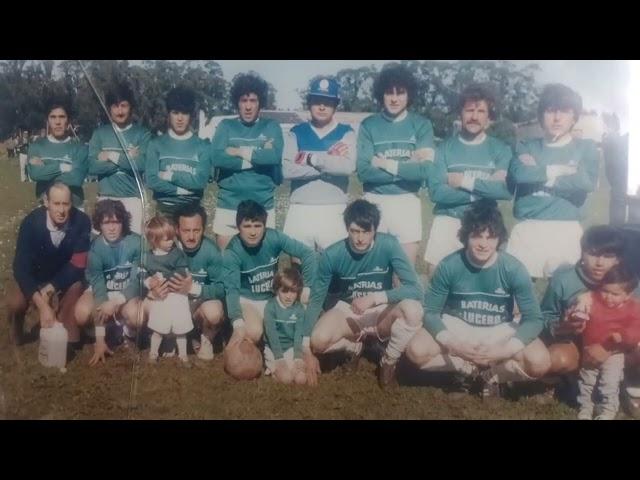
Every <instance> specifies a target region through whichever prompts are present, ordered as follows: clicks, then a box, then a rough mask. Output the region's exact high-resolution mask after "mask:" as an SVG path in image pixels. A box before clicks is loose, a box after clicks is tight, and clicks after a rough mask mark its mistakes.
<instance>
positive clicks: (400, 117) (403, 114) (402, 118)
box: [382, 110, 409, 123]
mask: <svg viewBox="0 0 640 480" xmlns="http://www.w3.org/2000/svg"><path fill="white" fill-rule="evenodd" d="M407 115H409V111H408V110H405V111H404V112H402V113H401V114H400V115H398V116H397V117H391V116H389V115H387V112H386V111H385V110H383V111H382V116H383V117H384V118H386V119H387V120H389V121H390V122H392V123H396V122H401V121H402V120H404V119H405V118H407Z"/></svg>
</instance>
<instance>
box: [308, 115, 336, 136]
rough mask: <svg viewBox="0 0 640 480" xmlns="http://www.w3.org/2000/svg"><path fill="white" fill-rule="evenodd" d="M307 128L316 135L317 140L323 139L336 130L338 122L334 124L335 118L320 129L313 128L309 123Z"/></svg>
mask: <svg viewBox="0 0 640 480" xmlns="http://www.w3.org/2000/svg"><path fill="white" fill-rule="evenodd" d="M309 126H310V127H311V130H313V131H314V132H315V133H316V135H317V136H318V138H324V137H326V136H327V135H329V134H330V133H331V132H333V131H334V130H335V129H336V127H337V126H338V122H336V120H335V118H332V119H331V121H330V122H329V123H328V124H327V125H325V126H324V127H322V128H318V127H314V126H313V123H311V121H309Z"/></svg>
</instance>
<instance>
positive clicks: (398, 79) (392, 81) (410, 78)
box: [373, 63, 418, 106]
mask: <svg viewBox="0 0 640 480" xmlns="http://www.w3.org/2000/svg"><path fill="white" fill-rule="evenodd" d="M394 87H395V88H404V89H405V90H406V91H407V99H408V101H407V106H411V104H412V103H413V100H414V99H415V97H416V92H417V90H418V82H417V81H416V78H415V77H414V75H413V73H411V70H409V68H407V67H406V66H404V65H401V64H399V63H392V64H389V65H385V67H384V68H383V69H382V71H381V72H380V74H379V75H378V76H377V77H376V79H375V81H374V82H373V96H374V98H375V99H376V100H377V102H378V103H379V104H380V105H383V104H384V94H385V93H386V92H388V91H389V90H391V89H392V88H394Z"/></svg>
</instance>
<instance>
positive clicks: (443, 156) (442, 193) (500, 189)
mask: <svg viewBox="0 0 640 480" xmlns="http://www.w3.org/2000/svg"><path fill="white" fill-rule="evenodd" d="M512 156H513V155H512V153H511V148H510V147H509V146H508V145H507V144H505V143H503V142H501V141H500V140H498V139H497V138H494V137H490V136H486V137H485V139H484V141H483V142H481V143H477V144H472V143H469V142H465V141H464V140H462V139H461V138H460V137H459V136H458V135H455V136H453V137H450V138H449V139H447V140H446V141H445V142H443V143H442V144H441V145H439V146H438V149H437V151H436V159H435V162H434V164H433V169H432V172H431V175H430V176H429V197H430V198H431V201H432V202H434V203H435V206H434V208H433V213H434V214H436V215H447V216H449V217H454V218H462V215H463V214H464V212H465V211H466V209H467V208H468V207H469V206H470V205H471V204H472V203H473V202H474V201H476V200H479V199H481V198H490V199H493V200H510V199H511V193H509V190H508V189H507V182H506V173H507V172H508V170H509V163H510V162H511V157H512ZM498 171H503V172H504V174H505V178H494V177H493V175H494V174H495V173H496V172H498ZM449 173H462V174H464V179H463V184H462V186H461V187H459V188H453V187H451V186H449V184H448V180H447V174H449Z"/></svg>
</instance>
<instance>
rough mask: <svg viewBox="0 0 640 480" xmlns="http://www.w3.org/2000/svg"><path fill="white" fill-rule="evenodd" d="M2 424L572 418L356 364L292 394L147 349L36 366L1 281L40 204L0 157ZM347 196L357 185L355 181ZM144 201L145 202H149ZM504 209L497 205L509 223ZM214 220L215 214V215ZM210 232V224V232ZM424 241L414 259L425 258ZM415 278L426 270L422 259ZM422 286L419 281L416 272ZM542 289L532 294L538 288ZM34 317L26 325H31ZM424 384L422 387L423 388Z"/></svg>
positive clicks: (214, 365)
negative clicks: (15, 327) (410, 381)
mask: <svg viewBox="0 0 640 480" xmlns="http://www.w3.org/2000/svg"><path fill="white" fill-rule="evenodd" d="M0 166H1V167H2V172H3V175H2V177H1V178H0V288H1V289H2V292H3V295H2V299H1V300H0V308H1V309H2V321H0V418H7V419H120V418H131V419H178V418H180V419H231V418H234V419H235V418H237V419H570V418H574V416H575V412H574V411H573V410H571V409H570V408H568V407H567V406H566V405H563V404H560V403H557V402H555V401H549V402H546V403H540V402H538V400H539V398H536V397H526V396H525V397H524V398H521V399H520V400H518V401H511V400H502V399H491V400H489V401H485V402H482V401H480V400H479V399H476V398H472V397H469V396H467V397H463V398H458V397H457V396H455V397H454V396H452V395H450V394H447V393H445V392H444V391H443V390H442V389H440V388H436V387H434V386H426V385H423V386H403V387H401V388H400V389H398V390H396V391H393V392H383V391H380V390H379V389H378V387H377V384H376V382H375V365H374V364H373V363H372V362H370V361H361V362H360V366H359V368H358V370H357V371H356V372H355V373H346V372H345V371H344V370H343V369H341V368H336V369H334V370H332V371H330V372H328V373H326V374H324V375H323V376H322V377H321V382H320V385H319V386H318V387H317V388H293V387H285V386H282V385H278V384H276V383H275V382H274V381H272V380H271V379H270V378H265V377H261V378H259V379H257V380H255V381H252V382H244V383H241V382H235V381H233V380H232V379H230V378H229V377H228V376H226V375H225V374H224V372H223V370H222V357H221V355H219V354H217V355H216V358H215V359H214V361H213V362H211V363H209V364H206V365H201V364H200V365H198V366H197V367H196V368H194V369H192V370H189V371H185V370H183V369H180V368H178V366H177V365H176V364H175V362H173V361H172V359H163V361H161V363H160V365H158V366H156V367H150V366H148V365H147V364H146V363H145V361H144V360H145V359H146V353H147V352H146V351H142V352H137V351H135V350H131V349H125V348H121V349H120V350H119V351H118V352H117V355H116V356H115V357H113V358H111V359H109V361H108V363H107V365H105V366H99V367H96V368H90V367H89V366H88V365H87V363H88V360H89V358H90V356H91V350H92V348H91V346H85V347H84V349H83V351H82V352H80V354H79V356H78V357H77V358H76V359H75V360H74V361H73V362H72V363H71V364H70V365H69V368H68V372H67V373H66V374H64V375H63V374H60V373H57V372H55V371H52V370H47V369H45V368H43V367H41V366H40V365H39V364H38V361H37V343H36V342H33V343H30V344H27V345H25V346H23V347H21V348H15V347H14V346H12V345H11V344H10V342H9V339H8V328H7V326H8V324H7V321H6V314H5V309H4V292H5V291H6V282H7V280H8V279H10V278H11V276H12V273H11V262H12V258H13V253H14V250H15V239H16V235H17V229H18V226H19V224H20V220H21V219H22V218H23V217H24V216H25V215H26V214H27V213H28V212H29V211H30V210H31V209H32V208H33V207H34V206H35V205H36V201H35V198H34V194H33V191H34V187H33V185H31V184H22V183H20V182H18V181H17V179H18V178H19V177H18V167H17V161H14V160H13V159H12V160H8V159H7V158H6V156H2V157H0ZM214 190H215V188H209V191H208V192H207V195H206V198H205V202H204V203H205V205H206V207H207V211H208V212H212V211H213V208H214V206H215V194H214ZM287 190H288V188H287V187H286V186H283V187H281V188H280V189H279V191H278V196H279V202H278V205H279V208H278V210H277V215H278V218H277V225H278V227H279V228H281V227H282V225H283V221H284V213H285V211H286V203H285V202H286V195H287ZM351 191H352V192H353V194H354V195H355V194H357V193H358V192H359V186H358V185H357V183H356V182H352V188H351ZM95 192H96V185H95V184H92V185H89V186H87V188H86V195H87V199H88V207H89V208H88V211H91V209H92V208H93V203H94V200H95ZM149 198H150V197H149ZM431 207H432V206H431V203H430V202H429V201H425V202H424V208H423V220H424V225H425V229H424V236H425V237H426V235H427V233H428V231H429V228H430V226H431V218H432V214H431ZM509 207H510V204H505V205H503V206H502V210H503V212H504V213H505V218H506V219H507V222H508V224H509V226H511V225H512V224H513V217H512V215H511V212H510V208H509ZM607 209H608V195H607V190H606V189H605V188H601V189H600V190H599V191H598V192H597V193H596V194H594V195H592V196H591V199H590V200H589V210H588V211H589V212H590V216H589V220H588V221H587V222H586V224H587V225H591V224H595V223H599V222H604V221H606V219H607ZM211 216H212V215H211ZM207 231H208V233H209V234H211V222H209V226H208V229H207ZM424 248H425V244H424V243H423V245H422V249H421V255H420V258H422V253H423V252H424ZM418 270H419V272H421V273H422V272H424V270H425V265H424V263H423V262H422V260H420V263H419V265H418ZM422 278H423V279H424V275H422ZM544 286H545V285H544V283H543V282H539V285H537V286H536V290H537V291H538V292H539V294H541V293H542V291H543V289H544ZM34 323H35V318H33V316H31V317H30V318H28V324H29V325H33V324H34ZM423 383H424V382H423Z"/></svg>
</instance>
